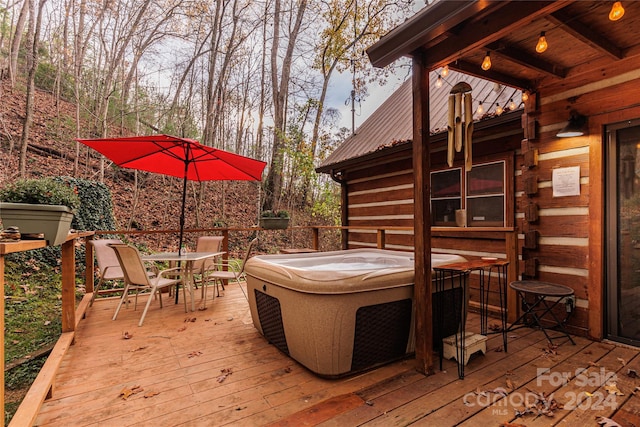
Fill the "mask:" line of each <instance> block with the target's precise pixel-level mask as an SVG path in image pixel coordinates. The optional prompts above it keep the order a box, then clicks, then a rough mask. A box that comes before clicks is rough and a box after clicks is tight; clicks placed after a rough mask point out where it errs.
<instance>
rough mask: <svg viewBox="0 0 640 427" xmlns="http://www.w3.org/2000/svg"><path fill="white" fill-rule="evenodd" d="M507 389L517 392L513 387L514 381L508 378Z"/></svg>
mask: <svg viewBox="0 0 640 427" xmlns="http://www.w3.org/2000/svg"><path fill="white" fill-rule="evenodd" d="M506 383H507V388H509V389H511V390H515V389H516V387H515V386H514V385H513V381H511V380H510V379H509V378H507V381H506Z"/></svg>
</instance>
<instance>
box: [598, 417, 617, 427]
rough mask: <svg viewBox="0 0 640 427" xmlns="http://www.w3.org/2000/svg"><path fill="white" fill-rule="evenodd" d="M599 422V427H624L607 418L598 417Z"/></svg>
mask: <svg viewBox="0 0 640 427" xmlns="http://www.w3.org/2000/svg"><path fill="white" fill-rule="evenodd" d="M597 421H598V424H599V425H601V426H604V427H622V426H621V425H620V424H618V423H617V422H615V421H613V420H612V419H611V418H607V417H598V420H597Z"/></svg>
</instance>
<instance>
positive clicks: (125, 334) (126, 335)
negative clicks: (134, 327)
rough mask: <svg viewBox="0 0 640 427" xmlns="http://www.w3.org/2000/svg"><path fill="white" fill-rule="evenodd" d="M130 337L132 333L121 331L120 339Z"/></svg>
mask: <svg viewBox="0 0 640 427" xmlns="http://www.w3.org/2000/svg"><path fill="white" fill-rule="evenodd" d="M131 337H133V334H130V333H129V332H127V331H125V332H123V333H122V339H125V340H128V339H130V338H131Z"/></svg>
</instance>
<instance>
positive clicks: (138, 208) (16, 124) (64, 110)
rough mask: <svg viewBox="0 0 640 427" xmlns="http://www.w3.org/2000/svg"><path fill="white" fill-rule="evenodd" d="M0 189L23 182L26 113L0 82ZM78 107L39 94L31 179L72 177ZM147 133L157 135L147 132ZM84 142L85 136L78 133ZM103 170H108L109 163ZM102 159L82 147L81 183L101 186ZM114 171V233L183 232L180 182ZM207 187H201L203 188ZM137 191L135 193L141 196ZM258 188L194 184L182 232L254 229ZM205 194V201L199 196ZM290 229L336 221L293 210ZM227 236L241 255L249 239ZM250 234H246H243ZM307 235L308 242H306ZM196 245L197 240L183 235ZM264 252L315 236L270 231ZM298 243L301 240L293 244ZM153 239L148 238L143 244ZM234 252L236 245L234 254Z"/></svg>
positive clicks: (158, 239) (109, 179) (170, 241)
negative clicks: (22, 142)
mask: <svg viewBox="0 0 640 427" xmlns="http://www.w3.org/2000/svg"><path fill="white" fill-rule="evenodd" d="M0 85H1V86H0V99H2V102H0V133H1V134H2V138H1V139H0V187H2V186H3V184H5V183H7V182H10V181H13V180H16V179H18V154H19V153H18V150H19V147H20V144H19V141H20V138H21V134H22V123H23V121H24V111H25V101H26V97H25V92H24V90H23V89H21V88H20V87H19V86H18V87H16V89H13V90H12V89H11V88H10V86H9V85H8V84H3V83H2V82H0ZM74 114H75V107H74V105H73V104H71V103H69V102H66V101H63V100H62V101H59V102H56V99H55V97H54V96H53V95H51V94H50V93H47V92H44V91H41V90H36V91H35V102H34V116H33V125H32V126H31V129H30V136H29V146H28V151H27V168H26V169H27V178H36V177H47V176H73V165H74V161H75V153H76V143H75V138H76V135H75V126H74V120H73V117H74ZM149 133H150V134H151V133H153V132H149ZM78 136H79V137H82V138H86V137H91V135H86V134H85V133H84V132H83V130H82V129H81V130H80V132H79V135H78ZM106 165H109V162H108V161H107V163H106ZM99 166H100V156H99V154H98V153H97V152H95V151H93V150H92V149H89V148H87V147H85V146H81V147H80V159H79V169H78V173H77V176H76V178H82V179H88V180H94V181H99V178H100V175H99V171H100V169H99ZM137 175H138V176H137V179H138V184H137V186H136V185H135V176H134V172H133V171H131V170H128V169H121V168H119V167H116V166H110V167H106V168H105V173H104V183H105V185H106V186H107V187H108V188H109V189H110V191H111V193H112V199H113V206H114V215H115V219H116V224H117V225H116V227H117V228H118V229H119V230H146V231H149V230H172V229H173V230H175V229H177V228H178V227H179V216H180V205H181V195H182V180H181V179H178V178H172V177H167V176H162V175H159V174H152V173H147V172H138V174H137ZM201 186H202V188H201ZM136 187H137V191H136ZM260 193H261V183H259V182H246V181H237V182H234V181H226V182H225V181H218V182H214V181H212V182H207V183H202V184H201V183H197V182H189V183H188V187H187V200H186V213H185V215H186V219H185V229H201V228H211V227H214V226H216V225H220V224H224V225H226V226H227V227H251V226H254V225H257V223H258V216H259V212H260V197H261V194H260ZM200 194H202V196H201V197H198V196H199V195H200ZM290 212H291V217H292V219H291V222H290V225H293V226H296V225H309V224H312V223H313V224H321V225H322V224H331V223H333V224H335V218H333V219H332V218H329V219H327V218H324V219H322V218H320V217H312V216H311V214H310V213H309V212H305V210H295V209H292V210H290ZM235 234H236V235H235V236H234V234H233V233H232V234H231V235H230V245H231V246H230V249H231V250H241V247H242V246H243V245H244V242H246V239H247V238H248V237H250V236H244V235H243V234H242V233H235ZM245 234H247V233H245ZM305 234H306V236H305ZM185 237H186V239H187V244H188V245H189V246H191V247H193V246H194V242H195V238H196V237H197V235H196V234H193V235H186V236H185ZM261 237H262V238H261V240H262V245H261V246H262V249H263V250H264V251H266V252H269V251H272V250H275V249H274V248H277V247H282V246H283V245H284V246H288V245H294V244H299V245H306V244H309V243H306V242H304V240H306V239H307V237H310V233H308V232H307V233H303V232H296V233H295V235H294V233H293V232H288V233H287V232H268V233H267V232H265V233H264V236H261ZM296 240H302V241H299V242H296ZM145 241H148V240H145ZM150 241H151V242H150V245H151V246H152V248H153V249H157V250H160V249H175V248H176V246H177V234H175V235H174V234H168V235H165V234H157V235H154V236H152V237H151V238H150ZM234 246H238V247H237V248H235V247H234Z"/></svg>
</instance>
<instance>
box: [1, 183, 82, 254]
mask: <svg viewBox="0 0 640 427" xmlns="http://www.w3.org/2000/svg"><path fill="white" fill-rule="evenodd" d="M79 207H80V198H79V197H78V195H77V194H76V192H75V189H73V188H71V187H70V186H69V185H67V184H65V183H63V182H60V181H57V180H55V179H53V178H40V179H22V180H18V181H15V182H13V183H10V184H8V185H7V186H5V187H4V188H2V189H0V219H2V225H3V227H4V228H7V227H10V226H17V227H18V228H19V230H20V233H21V234H23V235H25V234H40V233H44V238H45V239H46V240H47V241H48V242H49V244H50V245H59V244H61V243H63V242H64V241H65V240H66V238H67V235H68V234H69V228H70V227H71V221H72V219H73V214H74V213H75V211H76V209H78V208H79Z"/></svg>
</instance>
